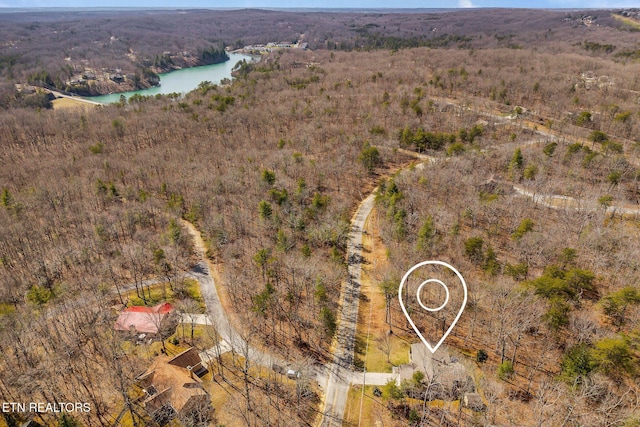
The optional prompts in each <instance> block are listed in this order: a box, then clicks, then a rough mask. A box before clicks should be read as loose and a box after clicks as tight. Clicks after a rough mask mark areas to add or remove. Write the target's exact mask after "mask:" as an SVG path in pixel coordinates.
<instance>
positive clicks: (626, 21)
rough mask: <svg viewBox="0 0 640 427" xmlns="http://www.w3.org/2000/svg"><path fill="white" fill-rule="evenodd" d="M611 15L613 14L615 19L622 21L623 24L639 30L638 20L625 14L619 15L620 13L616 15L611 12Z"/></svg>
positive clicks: (639, 23)
mask: <svg viewBox="0 0 640 427" xmlns="http://www.w3.org/2000/svg"><path fill="white" fill-rule="evenodd" d="M611 16H613V17H614V18H615V19H617V20H618V21H620V22H622V23H624V24H625V25H627V26H629V27H631V28H634V29H636V30H640V22H638V21H636V20H634V19H631V18H627V17H626V16H620V15H616V14H612V15H611Z"/></svg>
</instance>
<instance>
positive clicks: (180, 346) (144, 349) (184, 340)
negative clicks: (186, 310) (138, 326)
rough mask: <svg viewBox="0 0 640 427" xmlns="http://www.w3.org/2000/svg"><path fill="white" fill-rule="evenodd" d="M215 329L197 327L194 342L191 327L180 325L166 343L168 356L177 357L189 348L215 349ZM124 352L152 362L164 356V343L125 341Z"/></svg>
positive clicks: (206, 326) (204, 326)
mask: <svg viewBox="0 0 640 427" xmlns="http://www.w3.org/2000/svg"><path fill="white" fill-rule="evenodd" d="M215 335H216V334H215V329H214V328H213V326H209V325H195V327H194V329H193V341H192V340H191V325H190V324H182V323H181V324H179V325H178V327H177V328H176V332H175V333H174V334H173V335H171V336H170V337H169V338H167V340H166V341H165V343H164V344H165V347H166V349H167V354H168V355H170V356H171V355H176V354H178V353H180V352H182V351H184V350H186V349H188V348H189V347H192V346H193V347H196V348H197V349H199V350H205V349H209V348H211V347H213V345H214V344H215V339H214V337H215ZM123 350H124V351H125V352H126V353H128V354H131V355H133V356H135V357H139V358H141V359H147V360H151V359H152V358H154V357H156V356H159V355H160V354H162V342H161V341H153V342H152V343H151V344H138V345H136V344H135V343H134V342H131V341H125V342H124V344H123Z"/></svg>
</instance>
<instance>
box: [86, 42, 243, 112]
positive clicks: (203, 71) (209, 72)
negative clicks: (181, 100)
mask: <svg viewBox="0 0 640 427" xmlns="http://www.w3.org/2000/svg"><path fill="white" fill-rule="evenodd" d="M243 59H246V60H247V61H251V60H252V57H251V56H249V55H243V54H240V53H230V54H229V60H228V61H225V62H222V63H220V64H213V65H204V66H201V67H193V68H183V69H182V70H176V71H171V72H169V73H164V74H160V86H154V87H150V88H148V89H141V90H132V91H130V92H120V93H111V94H109V95H101V96H88V97H86V99H89V100H91V101H95V102H99V103H101V104H111V103H113V102H119V101H120V96H121V95H124V96H125V97H126V98H127V99H129V97H131V96H132V95H134V94H140V95H143V96H149V95H157V94H163V95H166V94H168V93H173V92H176V93H186V92H190V91H192V90H193V89H195V88H196V87H198V85H199V84H200V82H203V81H205V80H208V81H210V82H212V83H220V81H221V80H222V79H224V78H231V70H232V69H233V67H234V66H235V65H236V64H237V63H238V62H239V61H242V60H243Z"/></svg>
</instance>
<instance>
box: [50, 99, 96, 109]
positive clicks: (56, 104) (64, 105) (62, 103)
mask: <svg viewBox="0 0 640 427" xmlns="http://www.w3.org/2000/svg"><path fill="white" fill-rule="evenodd" d="M51 104H52V105H53V109H54V110H78V109H81V108H84V109H89V108H95V107H96V106H95V105H93V104H90V103H88V102H82V101H78V100H76V99H71V98H56V99H54V100H53V101H51Z"/></svg>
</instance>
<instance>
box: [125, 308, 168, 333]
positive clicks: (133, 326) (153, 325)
mask: <svg viewBox="0 0 640 427" xmlns="http://www.w3.org/2000/svg"><path fill="white" fill-rule="evenodd" d="M174 311H175V309H174V308H173V306H172V305H171V304H169V303H168V302H164V303H160V304H158V305H156V306H153V307H145V306H132V307H127V308H126V309H125V310H124V311H123V312H122V313H120V316H119V317H118V320H116V324H115V326H114V328H115V329H116V330H117V331H133V332H135V333H145V334H157V333H158V332H159V331H160V329H161V328H162V327H163V326H164V324H165V323H166V322H167V319H168V318H169V317H170V315H171V313H173V312H174Z"/></svg>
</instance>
